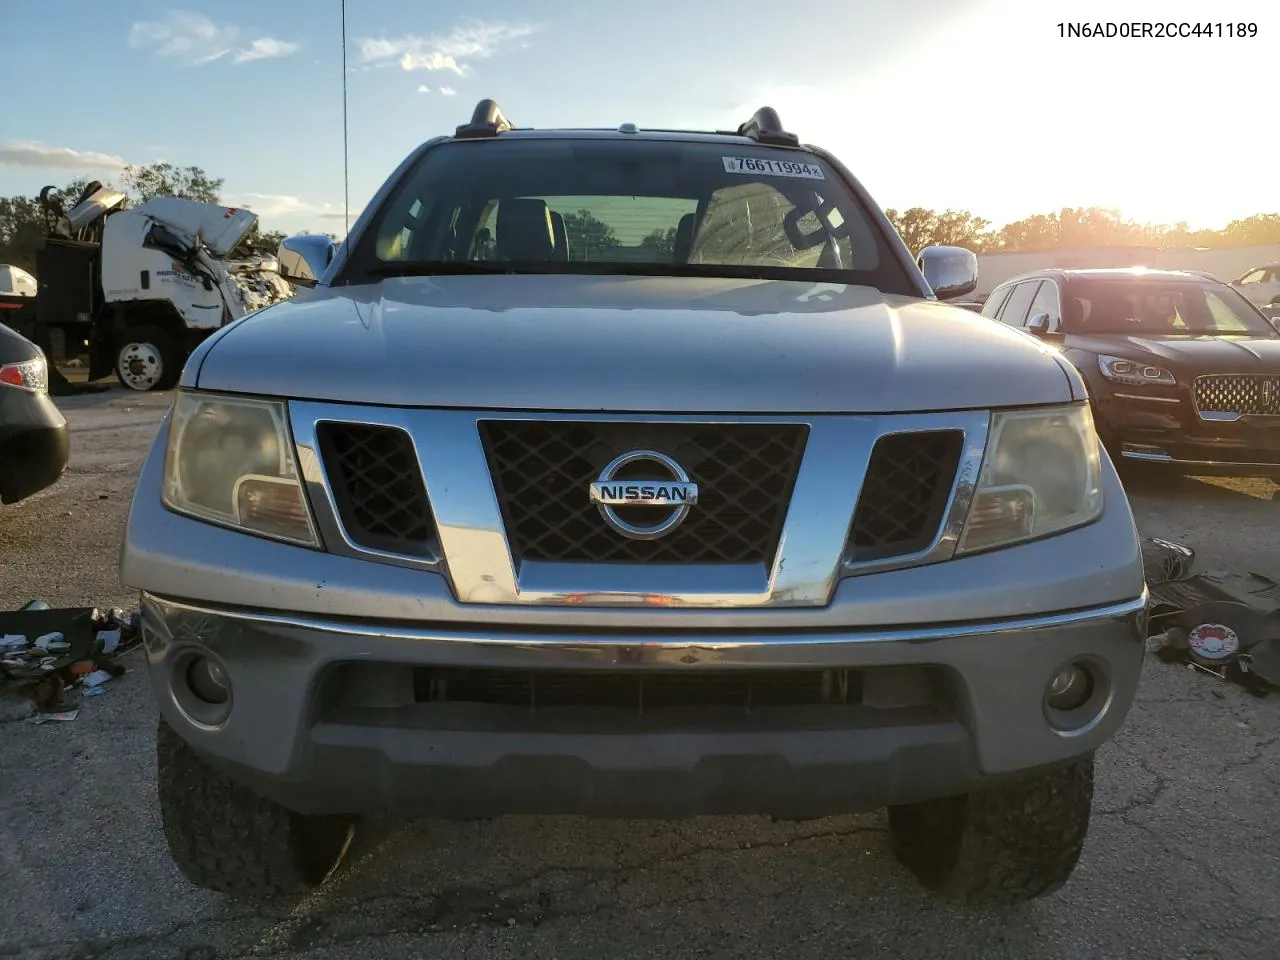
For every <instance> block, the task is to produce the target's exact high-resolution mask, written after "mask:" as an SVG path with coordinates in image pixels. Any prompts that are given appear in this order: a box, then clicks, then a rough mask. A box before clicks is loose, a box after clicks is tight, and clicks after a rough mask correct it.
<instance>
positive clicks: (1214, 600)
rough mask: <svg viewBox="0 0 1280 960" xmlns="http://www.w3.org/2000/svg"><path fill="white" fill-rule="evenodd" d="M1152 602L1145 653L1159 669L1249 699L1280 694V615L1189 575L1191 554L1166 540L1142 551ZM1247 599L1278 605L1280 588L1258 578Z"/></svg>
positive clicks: (1205, 578) (1217, 582)
mask: <svg viewBox="0 0 1280 960" xmlns="http://www.w3.org/2000/svg"><path fill="white" fill-rule="evenodd" d="M1142 558H1143V563H1144V566H1145V570H1146V578H1147V585H1148V588H1149V589H1150V591H1151V600H1150V603H1149V604H1148V607H1147V613H1148V618H1149V622H1150V628H1149V630H1148V633H1149V634H1150V636H1149V637H1148V639H1147V649H1148V650H1151V651H1152V652H1154V653H1155V655H1156V656H1157V657H1158V658H1159V659H1160V660H1162V661H1164V662H1165V663H1182V664H1185V665H1186V666H1187V668H1188V669H1190V670H1196V671H1199V672H1202V673H1206V674H1209V675H1210V676H1212V677H1216V678H1217V679H1219V680H1223V681H1230V682H1232V683H1236V684H1239V685H1240V686H1241V687H1243V688H1244V689H1245V690H1247V691H1248V692H1249V693H1252V694H1253V695H1254V696H1258V697H1265V696H1266V695H1267V694H1268V693H1270V692H1272V691H1273V690H1280V609H1276V610H1272V611H1270V612H1267V611H1263V610H1260V609H1258V608H1257V607H1254V606H1252V605H1250V604H1248V603H1244V602H1242V601H1241V600H1239V599H1238V598H1236V597H1235V596H1234V595H1233V594H1232V593H1230V592H1229V591H1228V590H1226V589H1225V588H1223V587H1222V586H1220V582H1221V581H1220V580H1219V579H1218V578H1216V577H1212V576H1209V575H1207V574H1193V573H1192V572H1191V571H1192V569H1193V566H1194V563H1195V551H1193V550H1192V549H1191V548H1190V547H1187V546H1185V545H1183V544H1180V543H1174V542H1173V541H1170V540H1159V539H1155V538H1148V539H1147V540H1144V541H1143V544H1142ZM1250 576H1251V577H1252V578H1253V579H1255V580H1258V581H1260V582H1262V583H1263V586H1262V587H1261V588H1259V589H1257V590H1251V591H1250V595H1252V596H1258V597H1260V598H1264V599H1273V598H1274V599H1280V584H1277V583H1276V581H1274V580H1272V579H1271V578H1270V577H1265V576H1263V575H1261V574H1257V573H1251V574H1250Z"/></svg>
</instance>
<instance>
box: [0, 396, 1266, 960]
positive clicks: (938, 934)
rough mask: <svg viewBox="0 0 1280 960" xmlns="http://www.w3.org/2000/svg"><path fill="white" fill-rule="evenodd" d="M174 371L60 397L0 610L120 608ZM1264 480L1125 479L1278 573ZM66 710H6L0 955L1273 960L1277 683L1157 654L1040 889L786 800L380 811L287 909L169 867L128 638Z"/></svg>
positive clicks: (1248, 563) (6, 530)
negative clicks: (1074, 865) (24, 716)
mask: <svg viewBox="0 0 1280 960" xmlns="http://www.w3.org/2000/svg"><path fill="white" fill-rule="evenodd" d="M169 400H170V397H169V396H168V395H164V394H159V395H144V396H139V395H132V394H126V393H125V392H123V391H122V390H119V389H116V390H112V391H111V392H110V393H107V394H102V395H93V396H82V397H73V398H66V399H63V400H60V401H59V402H60V405H61V406H62V407H63V409H64V410H65V411H66V413H67V416H68V419H69V421H70V422H71V424H72V429H73V431H74V433H73V443H74V453H73V461H72V466H71V468H70V470H69V472H68V474H67V475H66V476H65V477H64V478H63V480H62V481H61V482H60V483H58V484H57V485H56V486H55V487H53V488H51V489H50V490H48V491H45V492H43V493H41V494H38V495H37V496H35V497H34V498H32V499H30V500H28V501H26V502H24V503H22V504H18V505H14V506H12V507H6V508H0V609H8V608H13V607H16V606H19V605H21V604H22V603H24V602H25V601H27V600H30V599H35V598H40V599H43V600H45V601H46V602H48V603H50V604H51V605H54V606H64V605H97V606H110V605H121V606H130V605H131V604H132V603H133V602H134V599H135V598H134V597H133V596H132V595H131V593H130V592H129V591H128V590H126V589H125V588H124V587H123V586H122V585H121V584H120V583H119V580H118V577H117V556H118V550H119V544H120V536H121V532H122V529H123V525H124V521H125V517H126V514H127V512H128V505H129V499H130V496H131V494H132V489H133V484H134V480H135V477H136V475H137V472H138V469H139V467H140V465H141V461H142V458H143V456H144V454H145V452H146V449H147V446H148V444H149V443H150V441H151V439H152V437H153V436H154V434H155V430H156V427H157V425H158V423H159V421H160V418H161V416H162V415H163V413H164V410H165V408H166V406H167V405H168V403H169ZM1277 490H1280V488H1278V487H1277V486H1275V485H1273V484H1272V483H1271V482H1270V481H1262V480H1257V481H1229V480H1199V479H1186V480H1149V481H1143V482H1141V483H1140V484H1137V485H1134V486H1131V487H1130V496H1131V499H1132V502H1133V504H1134V509H1135V512H1136V514H1137V517H1138V523H1139V527H1140V529H1141V531H1142V533H1143V534H1144V535H1146V536H1162V537H1169V538H1173V539H1177V540H1182V541H1184V542H1186V543H1188V544H1190V545H1191V546H1193V547H1194V548H1195V549H1196V550H1197V552H1198V555H1199V562H1198V569H1201V570H1204V571H1207V572H1210V573H1215V574H1220V575H1222V576H1223V577H1224V581H1225V582H1226V583H1227V584H1228V585H1229V586H1232V585H1235V586H1239V587H1241V588H1243V587H1244V585H1245V584H1246V581H1245V580H1244V579H1242V578H1243V577H1244V575H1245V574H1247V573H1248V572H1249V571H1257V572H1259V573H1264V574H1269V575H1270V576H1272V577H1274V578H1275V579H1277V580H1280V546H1278V545H1277V541H1276V538H1275V533H1274V531H1275V530H1276V529H1277V525H1276V522H1277V517H1278V512H1277V511H1278V510H1280V505H1278V503H1277V499H1278V498H1277ZM124 664H125V666H126V667H127V668H128V672H127V673H126V674H125V675H124V676H123V677H122V678H120V679H119V680H116V681H113V682H112V683H110V684H109V685H108V691H107V693H106V694H105V695H103V696H100V697H97V698H94V699H86V700H85V701H84V703H83V705H82V709H81V711H80V714H79V717H78V718H77V719H76V720H74V721H72V722H68V723H48V724H44V725H34V724H31V723H28V722H22V721H18V722H10V723H0V957H22V958H32V960H45V958H48V960H52V958H58V960H72V958H75V960H88V958H98V957H101V958H112V960H115V958H135V957H136V958H166V960H173V958H182V960H213V958H232V957H247V956H274V957H314V958H330V957H334V958H336V957H360V958H379V957H393V956H414V957H449V958H467V957H494V958H498V957H503V958H505V957H512V958H517V957H518V958H521V960H534V958H544V957H545V958H557V960H568V958H577V957H583V958H592V960H599V958H617V960H621V958H640V957H664V958H665V957H686V956H689V957H698V956H712V957H722V956H723V957H752V958H760V957H787V958H788V960H802V958H808V957H814V958H822V960H831V958H833V957H855V958H881V957H884V958H916V957H922V958H923V957H929V958H933V957H963V958H965V960H979V958H1010V960H1014V958H1016V960H1042V958H1091V960H1093V958H1113V957H1125V958H1129V957H1134V958H1144V957H1153V958H1156V957H1158V958H1162V960H1176V958H1192V957H1196V958H1210V957H1221V958H1231V960H1237V958H1239V960H1246V958H1258V960H1264V958H1265V960H1277V958H1280V800H1277V788H1278V787H1280V697H1278V696H1272V697H1269V698H1266V699H1256V698H1253V697H1251V696H1249V695H1248V694H1246V693H1244V692H1243V691H1241V690H1240V689H1238V688H1236V687H1234V686H1231V685H1227V684H1223V683H1221V682H1219V681H1217V680H1215V679H1214V678H1212V677H1208V676H1206V675H1204V674H1203V673H1197V672H1194V671H1191V670H1189V669H1186V668H1184V667H1178V666H1171V665H1166V664H1162V663H1160V662H1158V661H1157V660H1155V659H1154V657H1149V658H1148V660H1147V665H1146V668H1145V671H1144V676H1143V681H1142V685H1141V690H1140V692H1139V698H1138V702H1137V704H1136V705H1135V706H1134V709H1133V711H1132V712H1131V714H1130V716H1129V719H1128V722H1127V723H1126V725H1125V727H1124V728H1123V730H1122V731H1121V733H1120V734H1119V735H1118V736H1117V737H1116V738H1115V740H1113V741H1112V742H1111V743H1110V744H1108V745H1107V746H1106V747H1105V748H1104V749H1103V750H1102V751H1101V752H1100V754H1099V757H1098V782H1097V800H1096V805H1095V816H1094V819H1093V823H1092V826H1091V829H1090V834H1089V839H1088V842H1087V846H1086V849H1085V853H1084V856H1083V858H1082V861H1081V863H1080V866H1079V868H1078V869H1077V871H1076V873H1075V875H1074V876H1073V878H1072V880H1071V881H1070V883H1068V884H1067V886H1066V887H1065V888H1064V889H1063V890H1062V891H1060V892H1059V893H1058V894H1056V895H1054V896H1051V897H1049V898H1046V899H1043V900H1040V901H1037V902H1035V903H1032V904H1029V905H1025V906H1022V907H1019V908H1011V909H1006V910H998V911H977V910H973V909H969V908H965V907H961V906H956V905H952V904H948V903H945V902H939V901H938V900H936V899H934V898H932V897H930V896H929V895H927V894H926V893H924V892H922V891H921V889H920V888H919V887H918V886H917V885H916V883H915V881H914V879H913V878H912V877H911V876H910V875H908V874H907V873H906V872H905V871H904V870H903V869H902V868H900V867H899V866H898V865H897V864H896V863H895V861H894V860H893V859H892V857H891V856H890V854H889V849H888V839H887V835H886V830H885V826H886V825H885V819H884V817H883V815H881V814H876V815H867V816H856V817H840V818H833V819H827V820H818V821H811V822H808V823H800V824H775V823H772V822H770V821H769V820H765V819H759V818H723V819H720V818H715V819H703V820H694V821H685V822H678V823H654V822H639V821H589V820H582V819H576V818H528V817H523V818H512V819H508V820H500V821H494V822H487V823H486V822H475V823H440V822H432V821H426V822H416V823H395V822H375V823H371V824H367V825H366V826H365V827H363V828H362V831H361V833H360V834H359V836H358V837H357V840H356V843H355V845H354V847H353V848H352V850H351V852H350V854H349V856H348V859H347V862H346V863H345V864H344V866H343V868H342V869H341V870H340V872H339V873H338V874H337V875H335V877H334V878H333V880H332V881H331V882H330V883H329V884H327V885H326V886H324V887H322V888H321V889H320V890H319V891H318V892H317V893H315V894H313V895H312V896H311V897H309V898H308V899H306V900H305V901H303V902H302V903H300V904H298V905H297V906H296V907H295V908H293V909H285V908H273V907H269V906H264V905H257V904H248V905H245V904H236V903H233V902H230V901H226V900H224V899H223V898H221V897H219V896H217V895H215V894H211V893H207V892H205V891H201V890H198V889H196V888H194V887H191V886H189V885H188V884H186V882H185V881H184V880H183V879H182V877H181V876H180V875H179V874H178V872H177V870H176V868H175V867H174V866H173V865H172V863H171V861H170V859H169V856H168V853H167V851H166V848H165V845H164V840H163V837H162V835H161V830H160V824H159V816H158V811H157V807H156V801H155V785H154V779H155V760H154V735H155V722H156V711H155V708H154V705H153V702H152V699H151V692H150V690H149V688H148V686H147V684H146V678H145V674H144V671H143V661H142V659H141V655H140V654H139V653H137V652H134V653H131V654H129V655H127V656H126V658H125V659H124Z"/></svg>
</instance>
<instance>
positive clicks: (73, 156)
mask: <svg viewBox="0 0 1280 960" xmlns="http://www.w3.org/2000/svg"><path fill="white" fill-rule="evenodd" d="M125 165H126V161H125V160H124V158H123V157H117V156H116V155H115V154H112V153H99V152H98V151H97V150H73V149H72V148H71V147H50V146H48V145H47V144H43V143H40V142H39V141H38V140H10V141H8V142H7V143H0V166H8V167H35V168H39V169H46V170H55V169H56V170H110V171H115V170H119V169H121V168H123V167H124V166H125Z"/></svg>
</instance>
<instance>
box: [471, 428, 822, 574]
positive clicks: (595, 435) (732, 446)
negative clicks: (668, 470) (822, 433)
mask: <svg viewBox="0 0 1280 960" xmlns="http://www.w3.org/2000/svg"><path fill="white" fill-rule="evenodd" d="M480 429H481V435H482V438H483V440H484V444H485V449H486V453H487V455H488V458H489V469H490V470H491V472H492V475H493V482H494V488H495V489H496V491H497V493H498V499H499V501H500V502H501V504H502V510H503V520H504V522H505V524H506V527H507V537H508V540H509V541H510V543H511V548H512V551H513V553H514V554H515V556H517V557H518V558H520V559H523V560H534V561H537V560H542V561H560V562H583V563H642V562H649V563H744V564H745V563H768V562H771V561H772V559H773V555H774V553H775V552H776V550H777V547H778V537H779V535H780V533H781V531H782V523H783V520H784V519H785V517H786V513H787V506H788V504H789V503H790V501H791V491H792V488H793V487H794V485H795V479H796V473H797V471H798V470H799V467H800V458H801V456H802V455H803V452H804V444H805V440H806V439H807V437H808V427H806V426H804V425H803V424H752V423H732V424H651V423H649V424H646V423H594V422H590V423H586V422H572V421H554V420H515V421H485V422H483V423H481V425H480ZM638 449H652V450H656V451H659V452H662V453H665V454H667V455H668V456H670V457H673V458H674V459H675V460H676V462H677V463H679V464H680V465H681V466H682V467H683V468H684V470H685V471H686V472H687V473H688V474H689V477H690V479H691V480H693V481H694V482H696V483H697V484H698V485H699V491H698V503H697V505H696V506H695V507H694V508H693V509H692V511H691V512H690V513H689V516H688V517H687V518H686V519H685V521H684V522H683V523H682V524H681V525H680V526H679V527H677V528H676V529H675V530H674V531H672V532H671V533H670V534H668V535H667V536H666V537H664V538H662V539H660V540H630V539H627V538H626V537H623V536H622V535H621V534H619V533H617V532H615V531H614V530H613V529H612V528H611V527H609V526H608V524H606V523H605V521H604V518H603V517H601V516H600V513H599V511H598V510H597V509H596V507H595V506H594V505H593V504H592V503H591V502H590V499H589V495H588V492H589V488H590V484H591V482H592V481H594V480H596V479H597V478H598V477H599V475H600V471H601V470H602V469H603V468H604V467H605V466H606V465H607V464H608V463H609V461H610V460H612V459H613V458H614V457H616V456H618V455H619V454H622V453H626V452H627V451H630V450H638ZM633 509H634V508H633ZM641 509H643V508H641ZM657 519H660V517H653V518H652V520H657Z"/></svg>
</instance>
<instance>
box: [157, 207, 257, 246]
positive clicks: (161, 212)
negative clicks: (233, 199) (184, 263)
mask: <svg viewBox="0 0 1280 960" xmlns="http://www.w3.org/2000/svg"><path fill="white" fill-rule="evenodd" d="M135 210H136V211H137V212H138V213H142V214H146V215H147V216H148V217H151V218H152V219H154V220H159V221H161V222H162V223H164V224H165V225H166V226H170V227H173V228H174V229H175V230H178V231H180V232H182V233H185V234H187V235H188V236H191V237H199V238H200V241H201V242H202V243H203V244H204V246H205V249H206V250H208V251H209V252H210V253H211V254H213V255H214V256H215V257H218V258H222V257H225V256H226V255H227V254H228V253H230V252H231V251H232V250H234V249H235V246H236V244H238V243H239V242H240V241H241V240H243V239H244V238H245V237H246V236H247V235H248V234H249V231H250V230H252V229H253V225H254V224H255V223H257V222H258V215H257V214H256V213H254V212H253V211H252V210H246V209H244V208H243V207H220V206H218V205H217V204H216V203H199V202H197V201H195V200H184V199H182V198H180V197H155V198H153V199H151V200H148V201H147V202H146V203H144V204H142V205H141V206H139V207H136V208H135Z"/></svg>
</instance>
